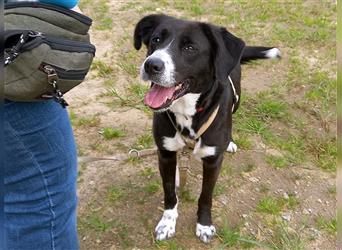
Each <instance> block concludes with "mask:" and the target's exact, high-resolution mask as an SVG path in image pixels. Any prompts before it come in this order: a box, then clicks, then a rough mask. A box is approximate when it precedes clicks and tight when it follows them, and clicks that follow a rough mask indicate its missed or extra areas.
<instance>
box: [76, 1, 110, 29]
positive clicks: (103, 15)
mask: <svg viewBox="0 0 342 250" xmlns="http://www.w3.org/2000/svg"><path fill="white" fill-rule="evenodd" d="M80 4H81V8H82V9H86V10H85V11H86V12H88V11H89V10H88V9H91V13H92V15H91V18H92V19H93V20H94V28H95V29H97V30H100V31H106V30H110V29H112V27H113V20H112V18H111V14H110V10H109V6H108V0H99V1H97V2H96V4H95V5H93V4H92V5H91V1H89V0H85V1H84V0H83V1H81V2H80ZM90 5H91V6H90Z"/></svg>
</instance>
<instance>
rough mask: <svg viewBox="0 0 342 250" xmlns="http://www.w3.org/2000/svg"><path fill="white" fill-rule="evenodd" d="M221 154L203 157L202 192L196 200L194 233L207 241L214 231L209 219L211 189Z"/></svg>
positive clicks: (221, 158)
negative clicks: (196, 209)
mask: <svg viewBox="0 0 342 250" xmlns="http://www.w3.org/2000/svg"><path fill="white" fill-rule="evenodd" d="M222 160H223V154H220V155H218V156H211V157H206V158H204V159H203V182H202V192H201V195H200V198H199V200H198V211H197V217H198V218H197V225H196V235H197V237H199V238H200V239H201V241H203V242H205V243H208V242H210V240H211V239H212V237H213V236H214V235H215V233H216V229H215V227H214V226H213V224H212V220H211V206H212V198H213V191H214V187H215V183H216V181H217V177H218V175H219V172H220V168H221V164H222Z"/></svg>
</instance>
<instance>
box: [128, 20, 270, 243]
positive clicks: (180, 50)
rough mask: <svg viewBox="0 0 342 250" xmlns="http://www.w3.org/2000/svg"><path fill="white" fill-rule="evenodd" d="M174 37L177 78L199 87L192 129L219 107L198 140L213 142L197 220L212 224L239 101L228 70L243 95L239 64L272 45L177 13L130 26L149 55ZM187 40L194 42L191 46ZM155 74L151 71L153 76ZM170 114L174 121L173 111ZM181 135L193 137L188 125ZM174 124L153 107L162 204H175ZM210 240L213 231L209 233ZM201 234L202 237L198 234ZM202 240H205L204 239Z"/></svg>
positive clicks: (193, 90)
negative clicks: (248, 42)
mask: <svg viewBox="0 0 342 250" xmlns="http://www.w3.org/2000/svg"><path fill="white" fill-rule="evenodd" d="M171 41H173V42H172V46H171V48H170V50H171V51H172V58H173V59H174V62H175V67H176V69H175V83H176V82H180V81H182V80H184V79H190V82H191V83H190V87H189V90H188V91H187V93H199V94H200V97H199V99H198V100H197V104H196V108H197V109H199V108H200V109H201V110H203V111H201V112H196V113H195V114H194V115H193V117H192V126H191V128H192V129H193V131H195V132H197V131H198V129H199V128H200V127H201V126H202V125H203V124H204V123H205V122H206V121H207V120H208V118H209V117H210V115H211V114H212V113H213V111H214V110H215V109H216V107H217V106H218V105H219V106H220V108H219V111H218V114H217V116H216V118H215V119H214V121H213V123H212V124H211V125H210V127H209V128H208V129H207V130H206V131H205V133H204V134H203V135H202V136H201V145H207V146H211V147H215V149H216V150H215V154H214V155H210V156H207V157H204V158H202V161H203V184H202V192H201V195H200V198H199V201H198V211H197V216H198V223H199V224H201V225H204V226H210V225H212V218H211V207H212V195H213V189H214V186H215V183H216V180H217V177H218V175H219V171H220V168H221V163H222V160H223V154H224V152H225V151H226V149H227V147H228V144H229V143H230V142H232V141H233V139H232V114H233V113H234V112H235V111H236V110H237V108H238V106H239V101H240V98H239V100H238V102H237V103H235V106H234V110H233V111H232V110H231V109H232V105H233V101H234V99H233V93H232V88H231V85H230V83H229V81H228V76H230V77H231V79H232V81H233V83H234V86H235V88H236V91H237V94H238V95H239V96H240V95H241V88H240V80H241V64H242V63H244V62H247V61H249V60H254V59H263V58H267V57H266V56H265V51H267V50H270V49H272V47H248V46H247V47H246V46H245V43H244V42H243V41H242V40H241V39H240V38H237V37H236V36H234V35H232V34H231V33H229V32H228V31H227V30H226V29H225V28H223V27H218V26H215V25H211V24H207V23H201V22H192V21H185V20H180V19H176V18H173V17H169V16H165V15H150V16H146V17H144V18H143V19H141V20H140V21H139V23H138V24H137V25H136V28H135V32H134V46H135V48H136V49H137V50H138V49H140V48H141V46H142V43H143V44H145V45H146V47H147V56H149V55H151V54H152V53H153V52H154V51H156V50H158V49H160V48H163V47H165V46H166V45H167V44H170V42H171ZM190 46H191V47H192V48H191V50H190V51H189V48H190ZM153 77H154V76H151V78H152V79H155V78H153ZM169 112H170V115H171V118H172V119H173V122H174V123H176V119H175V115H174V114H173V113H172V112H171V111H169ZM178 129H180V130H181V133H182V135H183V136H185V137H191V134H190V131H189V129H187V128H181V127H180V126H178ZM175 134H176V130H175V128H174V127H173V125H172V123H171V122H170V120H169V117H168V116H167V114H166V112H155V113H154V116H153V135H154V139H155V142H156V144H157V147H158V159H159V170H160V174H161V177H162V181H163V188H164V195H165V197H164V201H165V203H164V204H165V209H166V210H167V209H173V208H174V207H175V205H176V204H177V197H176V191H175V175H176V164H177V158H176V154H177V152H176V151H170V150H168V149H166V148H165V147H164V143H163V138H165V137H174V136H175ZM207 237H208V238H209V240H210V238H211V236H210V235H209V236H207ZM200 238H201V239H202V240H203V238H202V237H201V236H200ZM204 241H206V240H204Z"/></svg>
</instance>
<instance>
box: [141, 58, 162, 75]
mask: <svg viewBox="0 0 342 250" xmlns="http://www.w3.org/2000/svg"><path fill="white" fill-rule="evenodd" d="M164 68H165V66H164V62H163V61H162V60H160V59H158V58H150V59H148V60H147V61H146V62H145V65H144V69H145V71H146V73H148V74H158V73H161V72H163V70H164Z"/></svg>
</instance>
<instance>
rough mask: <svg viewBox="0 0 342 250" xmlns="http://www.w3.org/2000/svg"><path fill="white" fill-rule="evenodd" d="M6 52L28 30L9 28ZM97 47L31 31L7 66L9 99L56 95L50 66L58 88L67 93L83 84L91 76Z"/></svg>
mask: <svg viewBox="0 0 342 250" xmlns="http://www.w3.org/2000/svg"><path fill="white" fill-rule="evenodd" d="M6 32H7V34H5V38H6V41H5V52H6V50H7V51H8V50H9V48H11V47H12V46H13V44H15V41H17V40H18V39H19V38H20V36H21V34H22V33H23V32H24V31H6ZM94 56H95V47H94V46H93V45H92V44H89V43H82V42H76V41H71V40H67V39H59V38H55V37H50V36H46V35H44V34H41V33H38V32H34V31H31V35H30V36H29V39H28V40H27V42H26V43H25V44H23V46H22V47H21V49H20V52H19V55H18V57H17V58H16V59H15V60H14V61H13V62H12V63H11V64H9V65H8V66H7V67H5V98H6V99H9V100H12V101H35V100H41V99H44V98H51V97H54V95H55V94H56V88H55V87H54V86H53V85H52V84H51V83H49V74H48V71H47V70H46V67H47V66H48V67H49V68H52V69H53V70H54V71H55V75H56V76H55V77H56V84H57V88H58V90H59V91H60V92H61V93H62V94H63V93H66V92H67V91H69V90H70V89H72V88H74V87H75V86H77V85H78V84H80V83H81V82H82V81H83V80H84V78H85V76H86V75H87V73H88V71H89V68H90V65H91V63H92V60H93V57H94Z"/></svg>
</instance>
